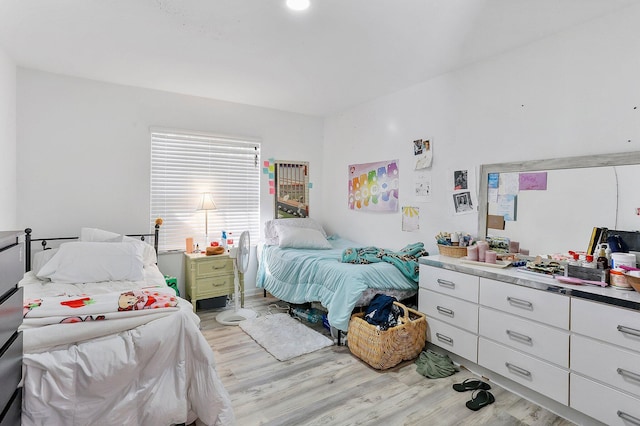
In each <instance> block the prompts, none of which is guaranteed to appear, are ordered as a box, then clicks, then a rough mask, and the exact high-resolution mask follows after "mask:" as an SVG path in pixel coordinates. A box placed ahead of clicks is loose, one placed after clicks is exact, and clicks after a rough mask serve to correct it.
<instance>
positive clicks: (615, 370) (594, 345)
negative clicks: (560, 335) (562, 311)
mask: <svg viewBox="0 0 640 426" xmlns="http://www.w3.org/2000/svg"><path fill="white" fill-rule="evenodd" d="M571 370H573V371H577V372H579V373H581V374H583V375H585V376H589V377H592V378H594V379H596V380H599V381H601V382H604V383H607V384H608V385H611V386H614V387H617V388H620V389H622V390H624V391H627V392H629V393H632V394H634V395H635V396H637V397H638V398H640V353H637V352H630V351H627V350H624V349H622V348H618V347H616V346H611V345H608V344H606V343H602V342H599V341H597V340H592V339H589V338H586V337H583V336H578V335H575V334H574V335H573V336H571Z"/></svg>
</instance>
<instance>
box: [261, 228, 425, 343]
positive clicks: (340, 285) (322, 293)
mask: <svg viewBox="0 0 640 426" xmlns="http://www.w3.org/2000/svg"><path fill="white" fill-rule="evenodd" d="M329 242H330V243H331V246H332V248H331V249H329V250H307V249H293V248H280V247H278V246H264V248H263V250H262V254H261V256H260V261H259V265H258V273H257V280H256V286H257V287H258V288H264V289H266V290H267V291H269V293H271V294H272V295H274V296H275V297H277V298H279V299H281V300H284V301H286V302H289V303H306V302H320V303H321V304H322V306H324V307H325V308H326V309H327V310H328V311H329V314H328V320H329V323H330V324H331V325H332V326H333V327H335V328H337V329H339V330H342V331H347V329H348V326H349V319H350V317H351V312H352V311H353V309H354V307H355V306H356V303H357V302H358V299H360V296H361V295H362V293H363V292H364V291H365V290H366V289H367V288H373V289H380V290H388V289H395V290H417V289H418V284H417V283H416V281H415V280H413V279H410V278H408V277H407V276H405V274H404V273H403V272H402V271H401V270H400V269H399V268H397V267H396V266H394V265H393V264H391V263H387V262H385V261H383V262H379V263H370V264H352V263H343V262H342V253H343V251H344V250H345V249H347V248H349V247H354V246H356V245H357V244H356V243H354V242H353V241H349V240H346V239H343V238H338V237H334V238H332V239H329ZM416 273H417V271H416Z"/></svg>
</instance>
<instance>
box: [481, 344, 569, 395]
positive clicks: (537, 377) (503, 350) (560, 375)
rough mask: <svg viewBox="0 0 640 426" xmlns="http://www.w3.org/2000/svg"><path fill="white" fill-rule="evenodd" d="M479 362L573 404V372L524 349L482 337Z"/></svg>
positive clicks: (503, 374) (535, 389)
mask: <svg viewBox="0 0 640 426" xmlns="http://www.w3.org/2000/svg"><path fill="white" fill-rule="evenodd" d="M478 364H480V365H481V366H483V367H486V368H488V369H489V370H492V371H494V372H496V373H498V374H500V375H502V376H504V377H506V378H508V379H511V380H513V381H514V382H518V383H520V384H522V385H524V386H526V387H528V388H530V389H533V390H534V391H536V392H539V393H541V394H543V395H546V396H548V397H549V398H551V399H553V400H556V401H558V402H559V403H561V404H565V405H567V404H568V403H569V372H568V371H567V370H564V369H562V368H560V367H556V366H554V365H551V364H549V363H546V362H544V361H541V360H539V359H537V358H534V357H531V356H529V355H526V354H523V353H522V352H519V351H516V350H514V349H511V348H508V347H506V346H503V345H500V344H498V343H495V342H492V341H489V340H487V339H485V338H483V337H480V338H479V339H478Z"/></svg>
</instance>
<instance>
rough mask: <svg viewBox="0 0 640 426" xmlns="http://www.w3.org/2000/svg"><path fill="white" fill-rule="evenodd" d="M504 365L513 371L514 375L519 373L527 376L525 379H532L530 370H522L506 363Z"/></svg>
mask: <svg viewBox="0 0 640 426" xmlns="http://www.w3.org/2000/svg"><path fill="white" fill-rule="evenodd" d="M504 365H505V366H506V367H507V368H508V369H509V370H510V371H513V372H514V373H518V374H520V375H521V376H525V377H531V372H530V371H528V370H525V369H524V368H520V367H518V366H517V365H513V364H511V363H509V362H505V363H504Z"/></svg>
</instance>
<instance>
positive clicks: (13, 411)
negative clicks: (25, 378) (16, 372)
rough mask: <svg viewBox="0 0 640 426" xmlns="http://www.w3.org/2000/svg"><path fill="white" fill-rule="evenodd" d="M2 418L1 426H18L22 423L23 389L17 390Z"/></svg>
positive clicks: (0, 418)
mask: <svg viewBox="0 0 640 426" xmlns="http://www.w3.org/2000/svg"><path fill="white" fill-rule="evenodd" d="M3 414H4V415H2V417H0V426H16V425H19V424H20V422H21V417H22V416H21V415H22V388H19V389H16V391H15V392H14V393H13V396H12V397H11V400H10V401H9V406H8V407H7V408H6V410H5V411H4V413H3Z"/></svg>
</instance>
